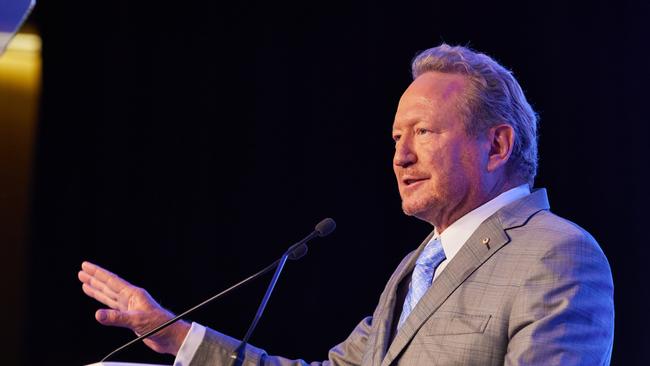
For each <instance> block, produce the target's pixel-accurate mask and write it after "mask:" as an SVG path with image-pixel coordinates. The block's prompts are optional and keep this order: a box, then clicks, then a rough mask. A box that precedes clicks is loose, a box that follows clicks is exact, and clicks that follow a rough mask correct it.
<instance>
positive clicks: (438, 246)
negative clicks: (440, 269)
mask: <svg viewBox="0 0 650 366" xmlns="http://www.w3.org/2000/svg"><path fill="white" fill-rule="evenodd" d="M445 259H446V256H445V250H444V249H443V248H442V242H441V241H440V237H436V238H434V239H433V240H431V241H430V242H429V243H427V245H426V246H425V247H424V250H422V253H420V256H419V257H418V260H417V261H416V265H422V266H427V267H437V266H438V265H439V264H440V263H441V262H442V261H444V260H445Z"/></svg>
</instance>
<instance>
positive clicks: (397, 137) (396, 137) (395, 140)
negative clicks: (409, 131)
mask: <svg viewBox="0 0 650 366" xmlns="http://www.w3.org/2000/svg"><path fill="white" fill-rule="evenodd" d="M401 137H402V135H393V141H394V142H395V143H397V141H399V139H400V138H401Z"/></svg>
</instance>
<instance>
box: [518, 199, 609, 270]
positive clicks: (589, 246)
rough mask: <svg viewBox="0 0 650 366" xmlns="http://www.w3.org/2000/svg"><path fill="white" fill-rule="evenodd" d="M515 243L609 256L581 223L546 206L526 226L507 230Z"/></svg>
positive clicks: (549, 250)
mask: <svg viewBox="0 0 650 366" xmlns="http://www.w3.org/2000/svg"><path fill="white" fill-rule="evenodd" d="M507 232H508V235H509V236H510V238H511V240H512V243H511V244H513V246H518V245H523V246H525V247H526V250H527V251H530V250H533V251H540V252H542V253H551V254H552V253H556V254H558V252H562V251H564V252H568V253H576V254H584V255H589V256H592V257H593V256H594V255H595V256H597V257H601V258H603V259H604V258H605V255H604V253H603V251H602V249H601V248H600V245H599V244H598V242H597V241H596V239H595V238H594V237H593V236H592V235H591V234H590V233H589V232H588V231H587V230H585V229H584V228H582V227H581V226H579V225H578V224H576V223H574V222H572V221H569V220H567V219H565V218H563V217H560V216H558V215H556V214H554V213H552V212H550V211H548V210H542V211H539V212H537V213H536V214H535V215H533V216H532V217H530V219H529V220H528V221H527V222H526V223H525V224H524V225H522V226H519V227H515V228H511V229H509V230H507Z"/></svg>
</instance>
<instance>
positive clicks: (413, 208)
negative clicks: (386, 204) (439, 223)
mask: <svg viewBox="0 0 650 366" xmlns="http://www.w3.org/2000/svg"><path fill="white" fill-rule="evenodd" d="M432 206H435V203H434V202H425V201H408V200H407V201H404V200H403V201H402V211H404V214H406V215H407V216H414V217H417V218H419V219H421V220H425V221H426V219H425V218H426V217H427V216H428V215H427V213H428V212H430V211H431V207H432Z"/></svg>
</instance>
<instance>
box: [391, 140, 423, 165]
mask: <svg viewBox="0 0 650 366" xmlns="http://www.w3.org/2000/svg"><path fill="white" fill-rule="evenodd" d="M410 145H411V143H410V141H409V139H408V138H407V137H403V138H401V139H400V140H399V141H397V142H396V143H395V156H394V157H393V165H395V166H399V167H402V168H406V167H408V166H410V165H412V164H414V163H415V162H416V161H417V160H418V159H417V155H416V154H415V152H414V151H413V149H412V148H411V146H410Z"/></svg>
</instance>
